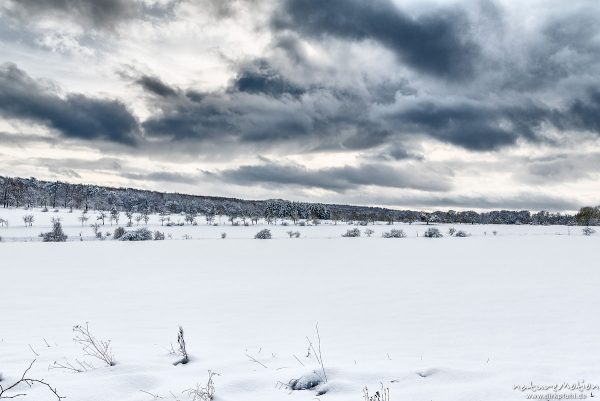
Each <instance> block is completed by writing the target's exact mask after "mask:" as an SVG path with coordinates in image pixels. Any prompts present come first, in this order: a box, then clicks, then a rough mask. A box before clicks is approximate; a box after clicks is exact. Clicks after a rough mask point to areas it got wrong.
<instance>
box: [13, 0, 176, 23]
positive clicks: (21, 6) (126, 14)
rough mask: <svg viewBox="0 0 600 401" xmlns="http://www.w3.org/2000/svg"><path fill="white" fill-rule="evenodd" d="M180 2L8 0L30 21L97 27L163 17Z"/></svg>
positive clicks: (21, 18)
mask: <svg viewBox="0 0 600 401" xmlns="http://www.w3.org/2000/svg"><path fill="white" fill-rule="evenodd" d="M177 2H178V1H173V2H171V3H167V4H166V5H160V4H158V3H156V4H153V5H148V4H146V3H144V2H142V1H138V0H8V4H9V5H10V6H11V7H10V10H11V14H12V15H13V16H15V17H17V18H19V19H20V20H23V21H30V18H31V16H32V15H35V16H38V17H39V16H41V17H57V18H65V17H66V18H69V19H71V20H72V21H74V22H76V23H80V24H86V23H87V24H91V25H93V26H94V27H96V28H114V27H115V26H116V25H117V24H119V23H121V22H123V21H127V20H131V19H136V18H143V17H145V16H149V17H164V16H166V15H168V14H169V13H170V12H171V11H172V8H173V6H174V4H176V3H177Z"/></svg>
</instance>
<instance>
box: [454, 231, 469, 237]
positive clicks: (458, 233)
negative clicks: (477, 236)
mask: <svg viewBox="0 0 600 401" xmlns="http://www.w3.org/2000/svg"><path fill="white" fill-rule="evenodd" d="M454 236H455V237H468V236H469V234H468V233H466V232H465V231H463V230H458V231H457V232H456V234H454Z"/></svg>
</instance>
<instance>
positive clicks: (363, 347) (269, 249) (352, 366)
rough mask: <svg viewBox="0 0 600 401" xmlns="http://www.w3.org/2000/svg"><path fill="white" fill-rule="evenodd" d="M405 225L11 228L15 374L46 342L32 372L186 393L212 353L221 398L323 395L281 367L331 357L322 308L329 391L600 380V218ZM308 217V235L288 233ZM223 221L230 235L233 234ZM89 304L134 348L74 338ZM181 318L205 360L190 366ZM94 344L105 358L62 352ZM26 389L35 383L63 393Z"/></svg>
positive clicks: (6, 285) (85, 391) (500, 388)
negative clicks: (584, 225)
mask: <svg viewBox="0 0 600 401" xmlns="http://www.w3.org/2000/svg"><path fill="white" fill-rule="evenodd" d="M11 213H18V215H20V214H24V212H23V211H22V210H19V211H14V210H13V211H12V212H11ZM3 214H5V213H4V211H0V217H2V216H3ZM50 214H51V213H50ZM50 214H45V215H46V216H49V217H50ZM73 215H74V216H75V217H76V216H77V215H78V214H75V213H74V214H73ZM36 216H37V214H36ZM49 217H48V224H47V225H48V226H49ZM67 217H68V216H67ZM13 220H14V218H13ZM122 222H123V221H122ZM41 223H42V218H41V217H40V218H39V220H38V223H34V227H33V228H27V229H26V228H24V227H18V225H19V224H18V223H17V222H16V221H14V222H11V227H9V228H8V229H6V228H2V229H0V235H1V236H3V237H13V238H14V237H18V236H20V235H21V236H23V235H22V233H27V232H30V233H31V238H34V237H35V235H36V234H37V233H38V232H40V231H44V229H43V227H40V224H41ZM21 225H22V224H21ZM65 226H66V227H65V231H67V233H69V234H70V235H77V234H74V233H75V232H76V229H77V227H75V225H73V224H69V222H68V221H67V219H66V218H65ZM403 228H404V229H405V231H407V232H408V233H409V238H405V239H383V238H380V235H381V231H384V230H388V229H389V227H388V226H385V225H377V226H375V228H374V229H375V231H376V232H377V233H376V234H375V235H374V237H373V238H366V237H362V238H341V237H340V234H341V233H342V232H345V230H346V229H348V226H347V225H344V224H338V225H337V226H334V225H321V226H317V227H281V226H277V227H276V228H273V232H274V237H275V238H274V239H272V240H263V241H261V240H254V239H250V238H251V237H252V236H253V234H254V233H255V232H256V231H258V228H257V227H231V226H227V227H224V226H219V227H207V226H205V225H202V224H201V225H199V226H197V227H189V226H187V227H183V228H182V227H176V228H173V233H174V234H175V233H177V234H180V233H184V232H189V234H190V235H192V236H193V237H194V238H210V239H206V240H190V241H168V240H167V241H153V242H143V243H130V242H129V243H124V242H119V241H108V240H107V241H84V242H68V243H57V244H52V243H41V242H35V243H25V242H5V243H1V244H0V255H1V257H0V264H1V267H0V372H1V373H2V374H3V377H4V380H3V381H2V382H0V384H2V385H5V384H6V383H10V382H12V381H13V380H14V379H15V378H16V377H17V376H20V375H21V373H22V371H23V370H24V369H25V368H26V367H27V366H28V364H29V363H30V362H31V360H32V359H33V358H37V362H36V364H35V365H34V368H33V369H32V372H31V375H30V376H33V377H42V378H45V379H46V380H47V381H48V382H49V383H51V384H52V386H55V387H56V388H57V390H58V392H59V393H60V394H61V395H64V396H67V397H68V398H67V400H76V401H107V400H116V401H142V400H151V399H152V397H151V396H150V395H148V394H146V393H143V392H141V391H140V390H143V391H148V392H150V393H153V394H157V395H160V396H162V397H164V399H173V397H172V395H171V394H170V392H172V393H173V394H175V395H176V396H177V397H178V398H179V399H180V400H182V401H183V400H186V399H187V398H186V396H185V395H182V393H181V392H182V390H185V389H187V388H190V387H193V386H195V385H196V383H199V382H200V383H202V382H204V381H205V380H206V377H207V371H208V370H209V369H211V370H213V371H216V372H218V373H219V374H220V376H218V377H216V379H215V386H216V394H217V396H216V400H223V401H226V400H227V401H243V400H249V401H253V400H256V401H258V400H261V401H264V400H284V399H290V400H312V399H314V397H315V392H314V391H294V392H290V391H288V390H286V389H285V388H282V386H281V385H279V384H278V383H280V382H283V383H287V382H289V380H291V379H297V378H299V377H300V376H302V375H305V374H310V373H311V372H312V371H313V370H317V371H318V366H317V365H316V364H315V363H314V361H313V360H312V359H311V358H306V354H307V345H308V344H307V340H306V336H309V337H311V339H312V340H313V341H315V340H316V334H315V324H316V323H317V322H318V323H319V330H320V335H321V340H322V351H323V359H324V363H325V367H326V369H327V375H328V377H329V382H328V383H327V384H325V385H324V386H321V387H320V389H322V390H327V393H326V394H325V395H322V396H320V397H319V398H320V399H321V400H335V401H337V400H340V401H342V400H344V401H349V400H362V389H363V387H364V386H368V387H369V390H370V392H371V393H372V392H373V390H377V389H379V387H380V383H383V385H384V386H385V387H389V388H390V399H391V400H393V401H397V400H414V401H419V400H423V401H431V400H498V401H506V400H518V399H525V397H526V395H527V394H533V393H532V392H530V391H524V392H521V391H518V390H514V389H513V386H514V385H519V384H522V385H525V384H527V383H530V382H532V381H533V382H534V383H537V384H560V383H563V382H571V383H572V382H574V383H577V381H582V380H585V381H586V383H587V382H589V383H593V384H599V382H600V380H599V379H598V378H599V375H600V363H598V359H599V358H600V337H599V336H598V332H599V329H600V314H599V313H598V311H597V305H599V304H600V293H599V292H598V284H599V283H600V272H599V271H598V268H597V263H596V261H597V252H598V251H597V250H598V241H599V238H598V236H592V237H584V236H582V235H581V234H580V231H581V230H580V229H579V228H573V227H571V228H568V227H531V226H502V227H498V226H456V228H459V229H466V230H467V231H469V232H471V233H473V234H474V235H473V236H471V237H468V238H448V237H445V238H441V239H426V238H422V237H419V238H417V237H416V236H415V235H412V233H413V232H414V233H416V231H417V230H418V231H420V232H421V233H422V231H423V230H424V229H425V228H426V227H424V226H422V225H413V226H411V227H409V226H406V227H404V226H403ZM113 229H114V227H113ZM290 229H293V230H296V229H297V230H299V231H301V232H302V238H300V239H289V238H284V236H285V237H287V236H286V234H285V231H287V230H290ZM446 229H447V227H442V231H443V232H444V233H445V231H446ZM183 230H185V231H183ZM411 230H414V231H411ZM494 230H497V231H498V232H499V234H498V236H493V235H492V234H491V232H492V231H494ZM569 230H570V231H571V233H572V234H573V235H570V236H568V235H554V234H557V233H560V234H567V233H568V232H569ZM164 231H165V232H167V230H166V229H165V230H164ZM223 231H227V232H228V239H225V240H221V239H218V236H219V234H220V232H223ZM7 232H9V233H10V234H7ZM483 232H487V233H488V234H487V235H483ZM88 234H89V233H88ZM525 234H529V235H525ZM534 234H546V235H534ZM236 237H237V238H238V239H235V240H231V238H236ZM329 237H330V238H329ZM85 322H89V324H90V328H91V329H92V331H93V332H94V333H95V334H96V335H97V336H98V337H99V338H101V339H111V340H112V346H113V351H114V354H115V358H116V361H117V365H116V366H113V367H102V366H101V364H100V363H97V362H96V361H93V360H91V359H89V358H86V357H85V356H83V355H82V351H81V348H80V347H79V346H78V345H76V344H74V343H73V341H72V332H71V328H72V326H73V325H75V324H81V323H85ZM179 325H182V326H183V327H184V329H185V333H186V340H187V344H188V351H189V354H190V357H191V361H190V363H188V364H187V365H179V366H173V364H172V363H173V362H175V360H176V359H177V357H175V356H173V355H169V352H168V349H169V348H170V343H173V344H175V343H176V338H177V329H178V326H179ZM44 339H45V340H46V341H47V342H48V343H49V345H50V347H48V346H46V344H45V341H44ZM30 346H31V347H32V348H33V350H34V351H35V352H37V353H38V354H39V356H35V355H34V353H33V351H32V350H31V349H30ZM247 355H249V356H251V357H252V358H255V359H256V360H258V361H259V362H261V363H262V364H264V365H265V366H266V368H265V367H263V366H261V365H260V364H258V363H256V362H253V361H251V360H250V359H249V357H248V356H247ZM294 356H296V357H298V358H299V359H300V360H301V362H302V363H304V364H305V366H302V365H301V364H300V363H299V362H298V361H297V360H296V359H295V358H294ZM76 358H77V359H80V360H87V361H90V362H92V363H94V364H95V365H96V366H97V369H95V370H92V371H89V372H84V373H70V372H67V371H63V370H48V366H49V365H50V364H51V363H52V362H53V361H55V360H56V361H64V360H65V359H66V360H71V361H73V360H75V359H76ZM23 390H26V392H27V393H28V394H29V396H28V397H25V398H22V399H27V400H36V401H44V400H51V399H52V398H51V397H50V396H48V393H47V392H45V391H44V390H43V389H42V388H40V387H34V388H32V389H28V388H27V389H25V388H24V389H23ZM549 392H552V391H545V392H543V393H549ZM539 393H540V392H537V393H536V394H539ZM571 393H572V392H569V394H571ZM575 393H577V394H579V393H578V392H575ZM582 394H585V395H589V392H583V393H582ZM597 394H600V391H594V395H597Z"/></svg>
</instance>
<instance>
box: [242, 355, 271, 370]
mask: <svg viewBox="0 0 600 401" xmlns="http://www.w3.org/2000/svg"><path fill="white" fill-rule="evenodd" d="M245 355H246V356H247V357H248V359H250V360H251V361H252V362H256V363H258V364H259V365H260V366H262V367H263V368H265V369H268V366H266V365H265V364H264V363H262V362H260V361H258V360H257V359H256V358H254V357H252V356H250V355H248V354H245Z"/></svg>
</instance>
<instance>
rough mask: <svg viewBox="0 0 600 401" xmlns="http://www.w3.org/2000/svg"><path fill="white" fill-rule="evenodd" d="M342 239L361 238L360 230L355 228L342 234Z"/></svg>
mask: <svg viewBox="0 0 600 401" xmlns="http://www.w3.org/2000/svg"><path fill="white" fill-rule="evenodd" d="M342 237H360V230H359V229H358V228H353V229H351V230H348V231H346V232H345V233H344V234H342Z"/></svg>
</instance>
